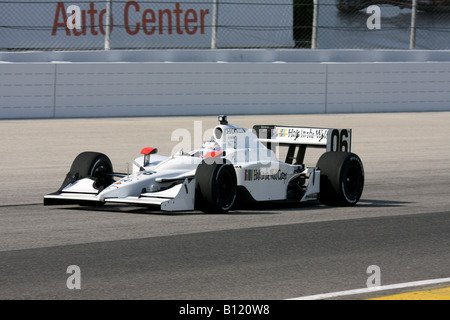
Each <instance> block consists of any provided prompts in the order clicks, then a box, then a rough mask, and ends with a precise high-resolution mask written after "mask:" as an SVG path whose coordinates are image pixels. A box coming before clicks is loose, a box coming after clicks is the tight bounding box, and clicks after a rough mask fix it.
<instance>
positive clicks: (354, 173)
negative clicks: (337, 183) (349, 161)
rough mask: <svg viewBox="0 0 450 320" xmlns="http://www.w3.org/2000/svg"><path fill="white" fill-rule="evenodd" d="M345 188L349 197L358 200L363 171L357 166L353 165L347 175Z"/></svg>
mask: <svg viewBox="0 0 450 320" xmlns="http://www.w3.org/2000/svg"><path fill="white" fill-rule="evenodd" d="M343 183H344V189H345V194H346V195H347V198H349V199H351V200H356V199H357V198H358V196H359V192H360V186H361V172H360V170H359V169H358V168H357V167H356V166H352V167H351V168H350V169H349V170H348V172H347V174H346V175H345V180H344V181H343Z"/></svg>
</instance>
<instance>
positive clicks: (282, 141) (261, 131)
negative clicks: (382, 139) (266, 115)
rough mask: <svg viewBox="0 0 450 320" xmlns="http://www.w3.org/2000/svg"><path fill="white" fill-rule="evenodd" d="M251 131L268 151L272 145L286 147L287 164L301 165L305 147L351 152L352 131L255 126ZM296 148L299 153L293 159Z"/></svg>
mask: <svg viewBox="0 0 450 320" xmlns="http://www.w3.org/2000/svg"><path fill="white" fill-rule="evenodd" d="M253 130H254V131H255V133H256V135H257V136H258V139H259V141H261V143H263V144H264V145H265V146H266V147H267V148H269V149H272V145H273V144H275V145H279V146H288V147H289V151H288V155H287V159H286V162H288V163H292V160H294V159H296V162H297V163H302V162H303V158H304V154H305V151H306V148H307V147H313V148H324V149H326V151H327V152H336V151H345V152H351V142H352V129H337V128H312V127H293V126H281V125H255V126H253ZM297 147H299V152H298V153H297V155H296V156H295V157H294V154H295V149H296V148H297Z"/></svg>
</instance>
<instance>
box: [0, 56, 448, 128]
mask: <svg viewBox="0 0 450 320" xmlns="http://www.w3.org/2000/svg"><path fill="white" fill-rule="evenodd" d="M116 54H117V52H116ZM246 54H248V53H246ZM265 54H266V55H267V52H266V53H265ZM308 54H310V53H308ZM234 56H236V52H234ZM277 57H279V56H277ZM18 59H19V58H18ZM28 60H30V61H29V62H11V61H6V62H4V63H0V119H11V118H52V117H57V118H62V117H121V116H153V115H196V114H218V113H226V114H277V113H278V114H282V113H285V114H286V113H351V112H407V111H444V110H448V111H450V89H449V88H450V62H448V61H436V62H426V61H415V62H402V61H395V62H392V61H385V62H372V61H370V62H364V61H359V62H334V61H326V62H295V61H292V60H293V59H290V60H291V61H289V62H280V61H278V62H277V61H273V62H270V61H266V62H254V61H248V62H234V61H230V62H145V61H141V62H100V61H97V62H72V63H69V62H51V61H47V62H32V61H31V59H28ZM299 60H300V59H299Z"/></svg>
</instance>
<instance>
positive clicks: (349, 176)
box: [317, 152, 364, 206]
mask: <svg viewBox="0 0 450 320" xmlns="http://www.w3.org/2000/svg"><path fill="white" fill-rule="evenodd" d="M317 168H318V169H319V170H320V194H319V201H320V202H321V203H322V204H326V205H332V206H353V205H355V204H356V203H357V202H358V201H359V199H360V198H361V195H362V192H363V188H364V167H363V164H362V161H361V159H360V158H359V157H358V156H357V155H356V154H354V153H350V152H326V153H324V154H323V155H322V156H321V157H320V158H319V161H318V162H317Z"/></svg>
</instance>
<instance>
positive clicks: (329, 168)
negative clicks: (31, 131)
mask: <svg viewBox="0 0 450 320" xmlns="http://www.w3.org/2000/svg"><path fill="white" fill-rule="evenodd" d="M351 134H352V132H351V129H335V128H310V127H298V126H280V125H255V126H254V127H253V128H252V129H245V128H242V127H238V126H234V125H231V124H228V121H227V117H226V116H219V125H217V126H216V127H215V128H214V134H213V135H214V137H213V138H214V139H213V140H211V141H207V142H206V143H205V144H204V145H203V146H202V147H201V148H200V149H197V150H193V151H191V152H183V151H180V152H177V153H175V154H173V155H170V156H161V155H158V154H156V153H157V149H156V148H144V149H142V151H141V153H142V155H141V156H140V157H138V158H136V159H135V160H134V162H133V170H132V172H131V173H129V174H123V173H117V172H114V170H113V166H112V163H111V161H110V160H109V158H108V157H107V156H106V155H104V154H102V153H98V152H83V153H81V154H79V155H78V156H77V157H76V158H75V160H74V161H73V163H72V167H71V169H70V171H69V173H68V174H67V176H66V178H65V180H64V182H63V184H62V186H61V187H60V189H59V190H58V191H56V192H54V193H51V194H48V195H45V196H44V204H45V205H53V204H81V205H103V204H106V203H126V204H131V205H139V206H149V207H156V208H157V209H160V210H162V211H189V210H196V209H199V210H202V211H205V212H227V211H228V210H230V209H231V208H232V207H233V206H237V205H238V204H239V203H241V204H246V205H248V204H251V203H255V202H263V201H277V202H297V203H300V202H304V201H316V202H317V201H319V202H320V203H322V204H326V205H336V206H352V205H355V204H356V203H357V202H358V201H359V199H360V197H361V194H362V192H363V187H364V169H363V164H362V162H361V160H360V158H359V157H358V156H357V155H356V154H354V153H352V152H351ZM282 147H287V152H286V158H285V160H284V161H281V160H279V159H278V157H277V153H278V150H279V148H282ZM307 148H323V149H324V153H323V154H322V155H321V156H320V158H319V160H318V161H317V165H316V166H315V167H306V166H305V165H304V158H305V151H306V149H307Z"/></svg>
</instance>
